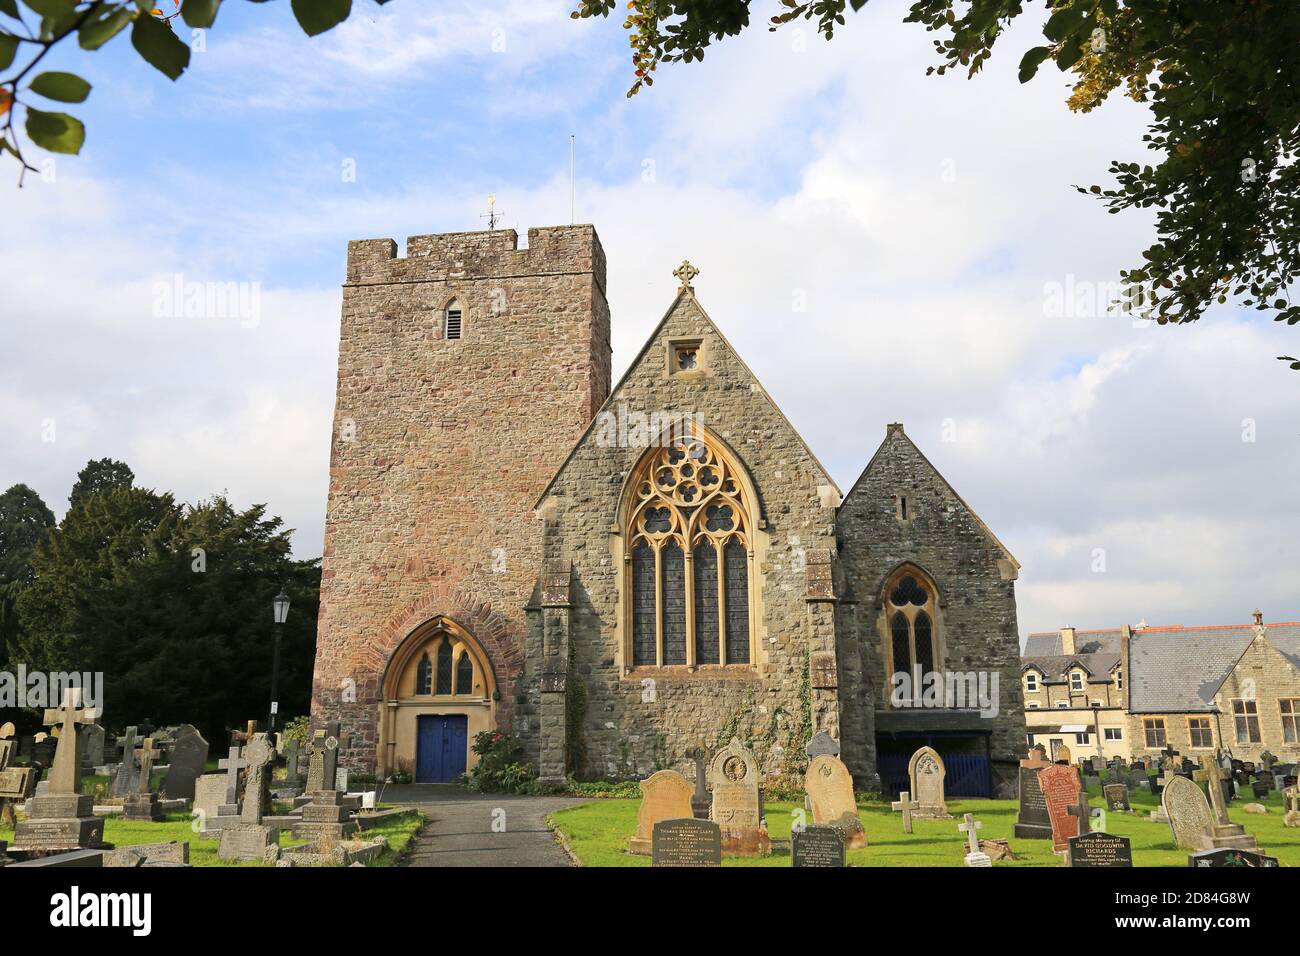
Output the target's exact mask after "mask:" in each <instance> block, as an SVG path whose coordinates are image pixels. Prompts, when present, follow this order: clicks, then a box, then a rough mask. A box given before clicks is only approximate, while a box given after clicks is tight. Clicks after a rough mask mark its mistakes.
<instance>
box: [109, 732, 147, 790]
mask: <svg viewBox="0 0 1300 956" xmlns="http://www.w3.org/2000/svg"><path fill="white" fill-rule="evenodd" d="M138 733H139V728H138V727H127V728H126V730H124V731H122V736H121V737H118V738H117V746H118V748H119V749H120V750H121V752H122V759H121V760H120V761H118V764H117V773H115V774H113V783H112V785H111V786H110V787H109V790H108V792H109V795H110V796H114V797H125V796H127V795H129V794H132V793H135V792H136V791H137V790H138V789H139V788H140V781H139V779H138V777H137V776H136V770H135V749H136V744H137V743H138V736H137V735H138Z"/></svg>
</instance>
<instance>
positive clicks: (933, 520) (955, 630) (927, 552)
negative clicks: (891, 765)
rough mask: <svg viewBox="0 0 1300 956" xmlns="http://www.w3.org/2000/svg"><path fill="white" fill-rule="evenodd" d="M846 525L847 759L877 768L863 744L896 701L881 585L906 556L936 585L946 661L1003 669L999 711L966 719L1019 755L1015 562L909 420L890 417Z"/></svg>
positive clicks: (929, 723)
mask: <svg viewBox="0 0 1300 956" xmlns="http://www.w3.org/2000/svg"><path fill="white" fill-rule="evenodd" d="M898 495H906V497H907V502H908V506H907V514H908V517H907V519H906V520H901V519H900V518H899V517H898V508H897V502H896V496H898ZM838 527H839V542H840V564H841V569H842V573H843V575H844V579H845V585H846V588H847V591H848V596H849V599H848V600H846V601H845V602H843V603H842V604H841V607H840V615H839V624H840V630H841V635H840V655H841V680H840V705H841V714H842V716H841V719H842V721H843V722H844V724H845V741H844V759H845V761H846V762H847V763H848V764H849V767H850V769H851V770H852V771H853V773H854V776H855V777H859V778H863V779H866V778H868V777H869V775H870V772H871V768H872V767H873V765H874V761H875V754H874V749H873V745H872V747H870V748H869V747H867V746H864V744H867V743H871V738H870V736H869V735H868V734H867V733H866V732H865V728H867V727H869V726H870V724H871V723H872V721H873V719H874V722H875V724H876V725H877V731H879V729H880V724H881V722H882V719H883V718H882V713H881V712H882V711H884V710H885V709H886V708H887V705H888V702H889V693H890V683H889V680H888V677H887V675H886V674H885V660H886V658H885V653H884V648H883V647H882V645H881V636H880V630H879V626H880V622H879V618H880V615H881V613H882V598H883V595H882V593H881V592H882V589H883V587H884V583H885V579H886V578H887V577H888V576H889V575H890V573H891V572H893V571H894V570H895V569H896V568H897V567H898V566H899V565H900V564H902V563H903V562H907V561H910V562H913V563H915V564H916V565H918V566H919V567H920V568H922V569H923V570H925V571H926V572H927V573H929V574H930V576H931V577H932V578H933V579H934V581H935V582H936V584H937V585H938V589H939V612H940V616H941V620H942V640H943V646H944V647H945V648H946V657H945V658H944V667H945V669H946V670H948V671H959V672H968V671H976V672H980V671H983V672H987V673H992V672H996V673H997V675H998V691H999V693H998V713H997V716H996V717H993V718H991V719H983V718H979V719H977V720H976V721H974V722H972V721H971V720H970V719H969V718H967V723H972V726H976V727H978V729H989V730H991V731H992V736H991V741H990V746H991V755H992V757H993V758H994V760H995V761H996V760H998V759H999V758H1003V759H1015V758H1018V757H1019V756H1020V755H1021V752H1022V751H1023V750H1024V741H1025V722H1024V714H1023V701H1022V699H1021V698H1022V694H1021V684H1020V641H1019V635H1018V630H1017V624H1016V601H1015V582H1014V577H1015V567H1014V563H1013V562H1012V561H1011V559H1010V556H1009V555H1007V554H1006V553H1005V552H1003V551H1002V550H1001V549H1000V548H998V547H997V546H996V544H994V542H993V541H992V540H991V539H990V537H989V535H988V533H987V532H986V530H985V529H984V528H983V527H982V525H981V523H980V522H979V520H978V519H977V518H976V517H975V515H974V514H973V513H972V512H971V511H970V509H969V508H968V507H967V506H966V505H965V504H963V502H962V501H961V499H960V498H959V497H958V496H957V495H956V494H955V493H954V492H953V491H952V489H951V488H950V487H949V486H948V484H947V482H946V481H944V479H943V478H942V476H940V474H939V473H938V472H937V471H936V470H935V469H934V467H933V466H932V465H931V464H930V463H929V462H928V461H927V460H926V459H925V457H924V455H922V454H921V452H920V451H919V450H918V449H917V448H916V446H915V445H913V444H912V442H911V441H910V440H909V439H908V438H907V436H906V435H905V434H904V433H903V428H902V426H901V425H890V426H889V429H888V431H887V435H886V438H885V441H884V443H883V444H882V445H881V447H880V449H879V451H878V452H877V453H876V455H875V457H874V458H873V459H872V461H871V463H870V464H869V465H868V467H867V469H866V471H864V473H863V475H862V477H861V478H859V480H858V483H857V484H856V485H855V486H854V488H853V489H852V490H851V491H850V492H849V493H848V495H847V496H846V497H845V500H844V503H843V504H842V505H841V506H840V509H839V515H838ZM888 716H889V717H890V718H891V719H892V718H893V716H894V715H893V714H891V715H888ZM905 717H906V719H907V721H909V722H910V723H912V724H914V725H915V728H916V729H918V730H926V729H930V730H933V731H934V732H935V733H936V734H940V733H941V732H942V731H941V727H942V726H944V725H943V723H941V721H940V720H936V719H934V714H933V712H931V713H926V712H925V711H924V710H916V711H911V712H909V713H908V714H907V715H905ZM945 719H946V718H945ZM957 719H958V720H960V718H957ZM981 752H982V748H981ZM995 770H996V767H995Z"/></svg>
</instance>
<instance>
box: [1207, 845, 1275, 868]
mask: <svg viewBox="0 0 1300 956" xmlns="http://www.w3.org/2000/svg"><path fill="white" fill-rule="evenodd" d="M1187 865H1188V866H1194V867H1220V866H1229V867H1274V866H1277V857H1275V856H1266V855H1264V854H1263V853H1258V852H1256V851H1254V850H1235V849H1232V848H1231V847H1224V848H1221V849H1217V850H1202V851H1201V852H1199V853H1193V854H1191V855H1189V856H1188V857H1187Z"/></svg>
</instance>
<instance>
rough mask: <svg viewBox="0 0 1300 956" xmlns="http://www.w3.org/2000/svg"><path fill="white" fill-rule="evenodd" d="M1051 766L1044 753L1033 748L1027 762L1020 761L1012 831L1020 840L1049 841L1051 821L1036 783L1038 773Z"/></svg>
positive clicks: (1037, 748) (1039, 749) (1040, 749)
mask: <svg viewBox="0 0 1300 956" xmlns="http://www.w3.org/2000/svg"><path fill="white" fill-rule="evenodd" d="M1049 766H1051V764H1049V763H1048V762H1047V759H1046V751H1044V750H1043V748H1042V747H1033V748H1031V749H1030V751H1029V757H1028V759H1027V760H1022V761H1020V783H1019V805H1020V810H1019V813H1018V815H1017V816H1016V825H1015V828H1014V830H1013V831H1012V832H1013V833H1014V835H1015V836H1017V837H1019V838H1020V839H1022V840H1050V839H1051V838H1052V820H1051V817H1050V816H1048V813H1047V801H1046V800H1045V799H1044V798H1043V791H1042V788H1041V787H1040V786H1039V783H1038V771H1040V770H1042V769H1043V768H1044V767H1049Z"/></svg>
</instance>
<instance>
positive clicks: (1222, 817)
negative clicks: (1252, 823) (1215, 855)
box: [1194, 763, 1258, 850]
mask: <svg viewBox="0 0 1300 956" xmlns="http://www.w3.org/2000/svg"><path fill="white" fill-rule="evenodd" d="M1194 776H1195V779H1196V780H1199V781H1202V782H1203V783H1204V784H1205V788H1206V790H1207V791H1208V792H1209V795H1210V806H1211V808H1212V809H1213V813H1214V820H1213V821H1212V826H1211V833H1210V846H1211V848H1213V849H1219V848H1221V847H1231V848H1232V849H1236V850H1253V849H1255V848H1256V846H1258V843H1257V842H1256V840H1255V838H1254V837H1253V836H1251V835H1250V834H1249V833H1247V832H1246V828H1245V827H1243V826H1241V825H1240V824H1238V823H1233V822H1232V821H1231V820H1229V819H1228V804H1227V801H1226V800H1225V799H1224V796H1223V785H1222V781H1223V779H1224V778H1225V777H1227V776H1228V772H1227V771H1226V770H1224V769H1222V768H1221V767H1219V766H1218V765H1216V764H1213V763H1211V764H1210V765H1209V766H1208V767H1206V768H1204V769H1203V770H1197V771H1196V773H1195V774H1194Z"/></svg>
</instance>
